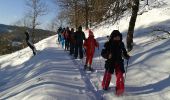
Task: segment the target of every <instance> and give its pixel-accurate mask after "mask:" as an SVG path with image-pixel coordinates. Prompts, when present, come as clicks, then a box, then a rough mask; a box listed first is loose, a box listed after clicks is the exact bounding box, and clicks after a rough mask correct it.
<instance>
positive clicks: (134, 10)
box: [126, 0, 139, 51]
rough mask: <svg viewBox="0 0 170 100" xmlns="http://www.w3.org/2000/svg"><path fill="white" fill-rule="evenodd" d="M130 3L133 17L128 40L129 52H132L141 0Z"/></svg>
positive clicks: (132, 0)
mask: <svg viewBox="0 0 170 100" xmlns="http://www.w3.org/2000/svg"><path fill="white" fill-rule="evenodd" d="M130 1H131V2H130V3H131V7H132V15H131V19H130V22H129V29H128V33H127V38H126V43H127V49H128V51H131V50H132V49H133V33H134V28H135V23H136V19H137V15H138V11H139V0H130Z"/></svg>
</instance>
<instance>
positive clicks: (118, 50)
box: [102, 30, 130, 95]
mask: <svg viewBox="0 0 170 100" xmlns="http://www.w3.org/2000/svg"><path fill="white" fill-rule="evenodd" d="M104 47H105V49H106V50H107V51H108V52H109V54H108V57H107V60H106V62H105V70H106V71H105V75H104V77H103V81H102V86H103V89H105V90H107V89H108V86H109V83H110V80H111V74H113V73H114V72H115V75H116V94H117V95H121V94H122V93H123V92H124V78H123V73H124V72H125V70H124V60H123V58H122V55H123V57H124V58H125V59H129V58H130V56H129V55H128V54H127V51H126V49H125V46H124V43H123V42H122V34H121V33H120V32H119V31H118V30H114V31H113V32H112V33H111V35H110V38H109V41H108V42H106V43H105V45H104Z"/></svg>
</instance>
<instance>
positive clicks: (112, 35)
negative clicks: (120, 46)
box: [110, 30, 122, 40]
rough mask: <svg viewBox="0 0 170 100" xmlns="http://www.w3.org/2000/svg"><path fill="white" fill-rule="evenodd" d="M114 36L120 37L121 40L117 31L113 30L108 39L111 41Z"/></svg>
mask: <svg viewBox="0 0 170 100" xmlns="http://www.w3.org/2000/svg"><path fill="white" fill-rule="evenodd" d="M116 36H120V39H121V40H122V34H121V33H120V32H119V30H113V31H112V33H111V35H110V39H112V38H114V37H116Z"/></svg>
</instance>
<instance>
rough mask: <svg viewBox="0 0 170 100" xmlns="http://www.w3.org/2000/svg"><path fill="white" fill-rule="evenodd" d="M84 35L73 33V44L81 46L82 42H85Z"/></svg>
mask: <svg viewBox="0 0 170 100" xmlns="http://www.w3.org/2000/svg"><path fill="white" fill-rule="evenodd" d="M85 39H86V38H85V34H84V32H83V31H76V33H75V42H76V44H79V45H81V44H83V40H85Z"/></svg>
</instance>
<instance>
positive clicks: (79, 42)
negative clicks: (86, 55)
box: [74, 26, 86, 59]
mask: <svg viewBox="0 0 170 100" xmlns="http://www.w3.org/2000/svg"><path fill="white" fill-rule="evenodd" d="M85 39H86V37H85V34H84V32H83V31H82V27H81V26H79V28H78V31H76V33H75V53H74V58H75V59H77V57H78V55H79V58H80V59H82V58H83V40H85Z"/></svg>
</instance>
